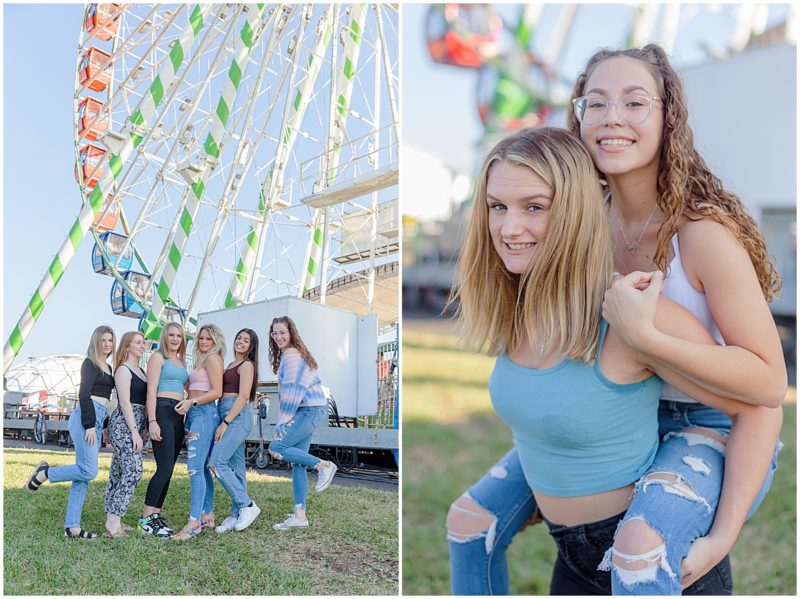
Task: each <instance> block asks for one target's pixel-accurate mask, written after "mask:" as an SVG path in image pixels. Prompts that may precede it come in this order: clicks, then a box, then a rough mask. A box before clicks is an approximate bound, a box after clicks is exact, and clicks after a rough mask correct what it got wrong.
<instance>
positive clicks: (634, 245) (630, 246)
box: [625, 240, 639, 254]
mask: <svg viewBox="0 0 800 599" xmlns="http://www.w3.org/2000/svg"><path fill="white" fill-rule="evenodd" d="M625 249H626V250H628V251H629V252H631V253H632V254H635V253H636V252H638V251H639V241H638V240H637V241H630V242H627V243H625Z"/></svg>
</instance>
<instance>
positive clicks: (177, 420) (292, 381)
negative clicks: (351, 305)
mask: <svg viewBox="0 0 800 599" xmlns="http://www.w3.org/2000/svg"><path fill="white" fill-rule="evenodd" d="M269 334H270V339H269V363H270V366H271V367H272V370H273V372H274V373H275V374H277V378H278V392H279V405H280V410H279V417H278V422H277V424H276V425H275V434H274V437H273V439H272V441H271V442H270V446H269V450H270V453H272V454H273V456H275V457H276V458H279V459H282V460H284V461H286V462H290V463H291V464H292V483H293V484H292V489H293V492H294V512H293V514H292V515H291V516H290V517H289V518H287V519H286V520H285V521H283V522H280V523H277V524H275V525H274V526H273V528H275V529H276V530H289V529H292V528H306V527H308V519H307V517H306V498H307V495H308V474H307V472H306V469H307V468H314V469H316V470H317V472H318V476H317V485H316V490H317V491H318V492H321V491H324V490H325V489H327V488H328V487H329V486H330V484H331V482H332V480H333V477H334V475H335V473H336V469H337V468H336V465H335V464H334V463H333V462H330V461H326V460H320V459H319V458H317V457H315V456H312V455H311V454H309V453H308V451H309V448H310V445H311V437H312V435H313V432H314V430H315V429H316V428H317V427H319V426H325V425H327V401H326V398H325V395H324V393H323V390H322V385H321V382H320V379H319V375H318V373H317V363H316V361H315V360H314V358H313V356H312V355H311V353H310V352H309V350H308V348H307V347H306V346H305V344H304V343H303V340H302V339H301V337H300V335H299V333H298V331H297V327H296V326H295V324H294V321H292V319H291V318H289V317H288V316H281V317H278V318H275V319H274V320H273V321H272V324H271V325H270V332H269ZM144 352H145V339H144V337H143V336H142V334H141V333H139V332H136V331H134V332H128V333H125V334H124V335H123V336H122V339H121V340H120V343H119V347H118V348H117V349H116V351H115V336H114V331H113V330H112V329H111V327H108V326H100V327H98V328H97V329H95V331H94V332H93V333H92V337H91V341H90V342H89V349H88V351H87V358H86V360H84V362H83V365H82V367H81V382H80V389H79V393H78V399H79V402H78V405H77V406H76V408H75V410H74V411H73V412H72V414H71V415H70V418H69V432H70V435H71V436H72V439H73V442H74V444H75V463H74V464H70V465H68V466H50V465H49V464H48V463H47V462H44V461H43V462H41V463H39V465H38V466H37V467H36V469H35V470H34V472H33V474H31V476H30V478H29V480H28V489H29V490H30V491H36V490H37V489H38V488H39V487H40V486H41V485H42V484H43V483H44V482H46V481H50V482H51V483H56V482H67V481H70V482H71V483H72V485H71V487H70V491H69V496H68V500H67V515H66V519H65V522H64V536H66V537H69V538H75V539H85V540H90V539H95V538H97V537H98V535H97V534H95V533H92V532H89V531H87V530H84V529H83V528H82V527H81V513H82V511H83V505H84V502H85V500H86V494H87V491H88V489H89V483H90V481H92V480H93V479H94V478H95V477H96V476H97V470H98V455H99V448H100V441H99V438H100V435H101V431H102V430H103V425H104V422H105V420H106V417H107V416H108V408H109V403H110V399H111V391H112V390H113V389H116V392H117V399H118V407H117V409H116V410H114V411H113V412H112V413H111V415H110V417H109V418H108V436H109V440H110V442H111V445H112V447H113V454H112V458H111V466H110V468H109V474H108V484H107V485H106V491H105V512H106V522H105V529H106V530H105V533H104V536H107V537H112V538H115V537H121V536H126V535H127V534H128V533H129V532H131V531H132V530H133V527H131V526H127V525H125V524H123V522H122V518H123V517H124V516H125V514H126V513H127V511H128V508H129V507H130V504H131V501H132V500H133V496H134V492H135V490H136V486H137V485H138V483H139V481H140V480H141V478H142V474H143V467H142V448H143V446H144V444H145V442H146V439H147V438H148V437H149V439H150V441H151V443H152V447H153V457H154V458H155V462H156V471H155V474H154V475H153V477H152V478H151V479H150V482H149V483H148V485H147V492H146V495H145V501H144V509H143V511H142V518H141V519H140V520H139V521H138V524H137V526H136V528H137V529H138V530H139V531H140V532H141V534H144V535H152V536H156V537H171V538H173V539H176V540H187V539H191V538H193V537H196V536H197V535H199V534H200V533H202V532H203V531H204V530H206V529H214V530H216V532H218V533H224V532H228V531H241V530H244V529H246V528H247V527H248V526H250V525H251V524H252V523H253V521H254V520H255V519H256V518H257V517H258V515H259V513H260V512H261V510H260V508H259V507H258V505H256V502H255V501H254V500H253V499H252V497H251V496H250V495H249V494H248V491H247V475H246V474H247V473H246V467H245V443H246V440H247V438H248V436H249V435H250V432H251V429H252V427H253V405H254V402H255V397H256V387H257V385H258V380H259V378H258V336H257V335H256V333H255V331H253V330H252V329H249V328H243V329H242V330H240V331H239V332H238V333H237V334H236V337H235V339H234V341H233V359H232V360H230V361H229V362H228V364H227V366H226V365H225V338H224V336H223V334H222V331H221V330H220V328H219V327H218V326H216V325H213V324H207V325H203V326H202V327H200V330H199V331H198V332H197V336H196V338H195V341H194V361H193V368H192V371H191V372H189V371H188V369H187V360H186V357H187V356H186V352H187V344H186V335H185V333H184V330H183V327H181V326H180V325H179V324H177V323H170V324H167V325H166V326H164V328H163V329H162V331H161V336H160V339H159V344H158V350H157V351H154V352H153V353H152V354H151V355H150V358H149V359H148V361H147V367H146V370H142V368H141V363H142V359H143V355H144ZM109 358H110V359H111V364H109ZM184 440H185V441H186V449H187V462H186V464H187V470H188V475H189V482H190V489H191V505H190V506H189V518H188V522H187V523H186V526H184V527H183V529H182V530H180V531H179V532H178V533H174V532H173V530H172V529H171V528H170V527H169V526H168V525H167V523H166V522H165V521H164V518H163V517H162V515H161V511H162V508H163V505H164V501H165V499H166V496H167V491H168V490H169V486H170V480H171V478H172V473H173V470H174V468H175V464H176V462H177V460H178V456H179V454H180V451H181V447H182V445H183V443H184ZM214 477H216V478H217V480H219V482H220V484H221V485H222V487H223V489H225V491H226V492H227V493H228V495H230V498H231V512H230V516H228V517H227V518H225V519H224V520H223V521H222V522H221V523H219V524H216V522H215V515H214Z"/></svg>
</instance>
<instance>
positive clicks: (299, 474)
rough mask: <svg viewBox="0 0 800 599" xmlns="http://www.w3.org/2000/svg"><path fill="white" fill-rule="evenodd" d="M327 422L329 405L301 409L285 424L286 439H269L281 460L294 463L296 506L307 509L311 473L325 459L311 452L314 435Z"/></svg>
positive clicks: (271, 446) (293, 483)
mask: <svg viewBox="0 0 800 599" xmlns="http://www.w3.org/2000/svg"><path fill="white" fill-rule="evenodd" d="M327 424H328V406H313V407H305V408H298V409H297V413H296V414H295V416H294V420H292V422H290V423H289V424H288V425H287V427H286V433H285V434H284V436H283V439H277V440H274V441H270V443H269V451H270V453H274V454H276V455H277V456H278V459H280V460H283V461H284V462H290V463H291V464H292V493H293V495H294V505H295V507H301V508H303V509H305V508H306V500H307V499H308V473H307V472H306V468H314V467H316V465H317V464H319V463H320V462H321V461H322V460H320V459H319V458H317V457H314V456H313V455H311V454H310V453H308V449H309V447H311V437H313V436H314V431H315V430H316V429H317V428H319V427H320V426H327Z"/></svg>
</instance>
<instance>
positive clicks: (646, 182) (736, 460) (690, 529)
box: [450, 44, 786, 594]
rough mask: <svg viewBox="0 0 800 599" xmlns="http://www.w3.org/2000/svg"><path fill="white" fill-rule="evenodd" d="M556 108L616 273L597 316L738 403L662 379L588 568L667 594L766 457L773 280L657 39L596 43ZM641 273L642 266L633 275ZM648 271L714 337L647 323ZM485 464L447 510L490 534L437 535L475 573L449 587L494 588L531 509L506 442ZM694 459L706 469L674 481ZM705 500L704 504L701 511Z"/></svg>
mask: <svg viewBox="0 0 800 599" xmlns="http://www.w3.org/2000/svg"><path fill="white" fill-rule="evenodd" d="M572 106H573V112H571V113H570V114H569V117H568V120H569V127H570V129H571V130H572V131H573V133H575V134H576V135H580V137H581V140H582V141H583V144H584V146H585V147H586V148H587V150H588V151H589V153H590V155H591V157H592V159H593V162H594V166H595V168H596V170H597V173H598V174H599V175H600V177H602V182H603V184H604V186H605V190H604V191H605V195H606V201H605V203H604V204H603V205H604V206H605V209H606V211H607V214H608V218H609V222H610V226H611V235H612V239H613V241H614V245H613V249H612V252H613V256H614V268H615V270H616V271H618V272H622V273H631V274H630V275H629V276H628V277H625V278H623V279H621V280H619V281H617V282H616V283H614V285H613V286H612V287H611V288H610V290H609V291H608V292H607V293H606V296H605V303H604V307H603V313H604V316H605V317H606V318H607V319H608V322H609V325H610V327H611V328H612V330H616V331H617V332H618V334H620V335H621V336H622V337H623V338H624V339H625V341H626V342H627V343H628V344H629V345H630V346H631V347H633V348H634V349H636V350H637V351H639V352H641V353H642V355H644V356H646V358H647V359H648V360H652V361H654V362H658V363H660V364H662V365H664V366H666V367H669V368H671V369H673V370H674V371H676V372H680V373H681V374H682V375H684V376H686V377H687V378H689V379H691V380H692V381H693V382H694V384H696V385H697V386H698V387H699V388H700V389H702V390H704V391H708V392H712V393H716V394H718V395H722V396H724V397H727V398H731V399H734V400H739V401H741V402H746V403H749V404H753V408H752V409H749V410H746V411H744V412H742V413H740V414H739V415H738V416H737V418H736V419H735V423H736V426H732V420H731V418H730V417H729V414H726V413H724V410H723V411H720V410H719V409H716V406H713V405H709V406H707V405H702V404H700V403H697V400H700V401H703V402H704V403H707V402H705V400H704V399H703V397H702V396H701V394H700V393H699V392H693V391H687V390H686V389H683V388H680V389H676V388H675V387H673V386H672V385H670V384H667V385H665V388H664V392H663V394H662V398H661V399H662V401H661V402H660V405H659V435H660V437H661V438H662V443H661V444H660V446H659V450H658V455H657V458H656V461H655V462H654V465H653V466H652V468H651V469H650V470H649V471H648V473H647V475H646V477H645V478H644V479H643V480H642V481H641V483H640V486H639V487H637V492H636V493H635V494H634V497H633V501H632V504H631V507H630V509H629V510H628V514H627V516H626V518H625V520H624V521H623V522H622V523H621V524H620V526H619V530H618V533H617V536H616V541H615V544H614V547H613V549H612V550H610V551H609V553H608V555H606V556H605V559H603V560H602V564H601V566H602V568H603V569H604V570H611V571H612V582H613V592H614V593H615V594H627V593H635V594H639V593H641V594H680V593H681V590H682V588H685V587H687V586H689V585H691V584H692V583H693V582H694V581H697V580H698V578H700V577H701V576H702V575H703V574H705V573H706V572H709V569H710V568H712V567H713V566H714V564H716V563H718V562H720V560H723V561H722V564H725V563H726V562H727V558H726V557H725V556H726V554H727V553H728V551H729V550H730V548H731V547H732V545H733V543H734V541H735V539H736V537H737V535H738V532H739V530H740V528H741V526H742V524H743V522H744V521H745V519H746V518H747V517H749V516H750V515H751V514H752V513H753V511H754V510H755V509H756V507H757V506H758V505H759V503H760V502H761V500H762V499H763V497H764V495H765V493H766V490H767V489H768V487H769V484H770V483H771V479H772V474H773V472H774V470H775V468H776V467H777V461H776V460H777V452H778V450H779V448H780V443H778V442H777V436H778V432H779V430H780V425H781V422H782V413H781V410H780V409H779V408H778V409H775V408H776V407H778V406H779V405H780V403H781V401H782V398H783V396H784V394H785V390H786V370H785V365H784V362H783V356H782V352H781V348H780V341H779V338H778V335H777V331H776V328H775V325H774V322H773V320H772V317H771V315H770V313H769V309H768V308H767V301H768V300H769V299H771V298H772V297H773V295H774V293H775V292H776V291H777V290H778V289H779V287H780V282H779V281H778V279H777V275H776V274H775V270H774V267H773V266H772V264H771V263H770V261H769V258H768V256H767V254H766V251H765V247H764V242H763V238H762V236H761V234H760V232H759V231H758V229H757V227H756V225H755V222H754V221H753V219H752V217H750V216H749V215H747V213H746V211H745V209H744V207H743V205H742V203H741V201H740V200H739V199H738V198H737V197H736V196H735V195H733V194H731V193H730V192H727V191H725V190H724V189H723V187H722V185H721V183H720V182H719V180H718V179H717V178H716V177H715V176H714V175H713V174H712V173H711V172H710V171H709V170H708V168H707V166H706V165H705V163H704V162H703V160H702V158H701V157H700V156H699V154H698V153H697V151H696V150H695V148H694V143H693V137H692V132H691V130H690V128H689V125H688V115H687V109H686V102H685V100H684V94H683V89H682V86H681V83H680V79H679V77H678V75H677V73H676V72H675V70H674V69H673V68H672V66H671V65H670V64H669V59H668V57H667V56H666V54H665V53H664V51H663V50H662V49H661V48H659V47H658V46H656V45H653V44H651V45H648V46H645V47H644V48H641V49H629V50H619V51H612V50H601V51H599V52H597V53H596V54H595V55H594V56H593V57H592V58H591V59H590V60H589V61H588V63H587V67H586V69H585V70H584V72H583V73H582V74H581V75H580V76H579V78H578V80H577V82H576V85H575V89H574V92H573V100H572ZM654 269H659V272H658V274H656V273H654V272H644V271H653V270H654ZM660 271H666V279H665V280H664V295H665V296H666V297H669V298H671V299H674V300H675V301H676V302H678V303H680V304H681V305H683V306H684V307H685V308H686V309H688V310H689V311H690V312H691V313H693V314H694V315H695V316H696V317H697V318H698V319H699V320H700V322H702V324H703V327H704V328H705V329H706V331H707V332H708V333H709V334H710V335H711V336H712V337H713V338H714V339H715V341H716V342H717V343H718V344H719V345H707V344H704V343H697V342H694V341H692V340H686V339H681V335H680V334H674V333H673V334H665V333H664V332H663V331H659V330H658V328H657V327H656V326H655V325H654V323H653V314H654V312H655V308H654V301H655V293H654V292H647V291H644V292H642V291H641V290H640V288H643V287H646V286H647V285H648V284H650V285H654V287H656V289H660V285H661V280H662V278H663V275H662V274H661V272H660ZM654 282H655V284H654ZM668 382H669V381H668ZM706 448H710V449H711V450H712V451H713V452H715V453H716V454H718V455H719V456H723V455H724V456H725V458H726V459H725V460H724V463H723V464H721V465H720V466H719V467H717V468H713V467H709V468H707V467H706V466H708V464H709V463H710V462H707V461H697V460H696V459H695V458H696V457H697V456H696V455H694V452H695V451H697V450H700V449H702V450H704V451H705V449H706ZM496 466H501V467H503V468H505V469H506V472H508V476H507V477H506V478H505V479H504V480H503V481H497V480H493V479H492V477H491V476H490V475H487V476H485V477H484V478H483V479H481V480H480V481H479V482H478V483H477V484H476V485H474V486H473V487H472V488H471V489H470V490H469V492H468V493H467V494H466V495H465V496H462V498H460V499H459V500H457V501H456V502H455V503H454V504H453V506H452V507H451V514H452V522H453V523H456V524H458V525H459V526H464V527H466V529H471V527H472V528H474V529H475V530H476V531H478V532H479V533H480V534H485V530H486V527H487V526H488V525H489V524H492V525H494V526H496V527H497V530H499V531H502V534H497V535H495V536H494V537H493V538H492V542H491V543H490V544H489V546H487V547H488V550H487V551H484V552H483V553H480V552H479V551H478V550H477V548H476V543H475V540H474V539H472V538H471V537H470V539H469V540H468V541H464V542H455V541H453V537H452V536H451V543H450V556H451V571H452V572H453V573H454V576H455V573H457V572H462V571H465V570H467V571H470V572H473V573H475V576H474V577H471V578H469V579H466V578H464V579H462V583H458V582H456V580H455V579H454V581H453V588H454V592H457V593H469V594H475V593H495V592H497V593H503V592H507V591H508V572H507V566H506V562H505V551H506V548H507V547H508V545H509V544H510V542H511V540H512V538H513V536H514V535H515V534H516V533H517V532H518V531H519V530H520V529H522V528H524V526H525V525H526V524H527V523H528V522H529V521H530V520H531V519H532V518H535V516H536V501H535V500H534V498H533V497H532V496H531V494H530V492H529V491H528V489H526V487H525V484H524V477H523V476H522V474H523V470H522V467H521V465H520V457H519V453H518V451H517V449H516V448H514V449H512V450H511V451H510V452H509V453H508V454H507V455H506V456H505V457H504V458H503V459H501V461H500V462H498V464H497V465H496ZM695 469H699V470H700V471H702V472H703V473H705V474H707V478H705V479H704V481H703V484H702V485H700V484H699V483H698V485H697V486H695V485H687V484H685V482H684V481H685V480H687V479H690V478H691V477H692V476H693V475H694V474H696V472H697V470H695ZM490 472H492V470H490ZM723 473H724V484H723ZM701 487H702V489H703V492H701ZM638 489H640V490H638ZM645 490H646V491H647V492H645ZM478 498H480V499H478ZM717 499H718V503H719V507H718V508H717V509H716V510H713V509H710V506H711V505H715V504H716V501H717ZM664 515H668V519H667V520H666V521H665V518H664ZM712 523H713V526H712ZM481 531H483V532H481ZM675 531H679V532H680V534H677V535H676V534H674V533H675ZM690 549H691V550H690ZM723 558H725V559H723ZM715 571H716V572H717V574H718V576H717V579H718V585H717V586H716V587H714V586H713V585H709V584H708V576H712V575H714V571H712V572H710V573H709V574H708V575H706V576H704V577H703V581H704V583H705V584H706V587H705V588H706V590H709V589H712V590H715V591H716V592H717V593H729V592H730V587H731V585H732V582H731V579H730V574H729V573H725V572H724V571H722V570H720V569H716V570H715ZM598 575H599V574H598Z"/></svg>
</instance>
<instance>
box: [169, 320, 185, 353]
mask: <svg viewBox="0 0 800 599" xmlns="http://www.w3.org/2000/svg"><path fill="white" fill-rule="evenodd" d="M182 343H183V333H182V332H181V330H180V328H179V327H177V326H172V327H170V328H169V330H168V331H167V347H168V348H169V351H170V352H177V351H178V350H179V349H180V347H181V344H182Z"/></svg>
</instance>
